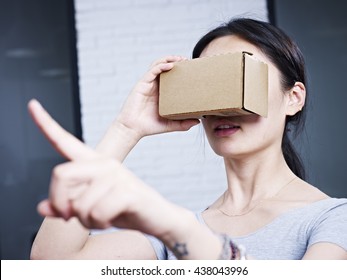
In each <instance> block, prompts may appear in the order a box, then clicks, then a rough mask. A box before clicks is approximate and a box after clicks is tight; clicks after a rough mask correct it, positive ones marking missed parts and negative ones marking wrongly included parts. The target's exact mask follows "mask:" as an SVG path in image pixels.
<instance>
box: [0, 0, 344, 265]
mask: <svg viewBox="0 0 347 280" xmlns="http://www.w3.org/2000/svg"><path fill="white" fill-rule="evenodd" d="M346 11H347V2H346V1H343V0H340V1H338V0H331V1H323V0H301V1H298V0H295V1H294V0H272V1H265V0H218V1H212V0H143V1H141V0H120V1H114V0H75V1H72V0H71V1H70V0H29V1H28V0H0V34H1V40H0V129H1V136H0V206H1V208H0V215H1V216H0V218H1V220H0V227H1V228H0V256H1V259H28V258H29V254H30V247H31V243H32V241H33V239H34V237H35V234H36V232H37V230H38V229H39V226H40V224H41V221H42V218H41V217H39V216H38V214H37V213H36V204H37V203H38V202H39V201H40V200H41V199H43V198H45V197H46V196H47V191H48V185H49V179H50V173H51V169H52V168H53V167H54V166H55V165H56V164H58V163H60V162H63V161H64V159H62V158H61V157H60V156H59V155H58V154H57V153H56V152H55V151H54V150H53V149H52V148H51V147H50V145H49V144H48V143H47V141H46V140H45V139H44V138H43V136H41V134H40V133H39V131H38V129H37V128H36V127H35V126H34V124H33V122H32V121H31V119H30V117H29V115H28V113H27V108H26V106H27V102H28V101H29V100H30V99H31V98H37V99H38V100H39V101H41V102H42V103H43V105H44V106H45V107H46V108H47V109H48V111H49V112H50V113H51V114H52V115H53V116H54V117H55V118H56V119H57V120H58V121H59V122H60V123H61V124H62V126H63V127H65V128H66V129H67V130H69V131H70V132H72V133H73V134H74V135H76V136H77V137H78V138H80V139H83V140H84V141H85V142H86V143H87V144H88V145H90V146H92V147H94V146H95V145H96V144H97V142H98V141H99V140H100V138H101V137H102V135H103V133H104V132H105V130H106V128H107V127H108V125H109V124H110V123H111V121H112V120H113V118H114V117H115V116H116V115H117V114H118V112H119V110H120V108H121V105H122V103H123V101H124V100H125V98H126V96H127V95H128V93H129V91H130V90H131V88H132V87H133V85H134V84H135V82H136V81H137V80H138V79H139V78H140V77H141V76H142V75H143V73H144V72H145V71H146V70H147V69H148V67H149V65H150V63H151V62H152V61H153V60H155V59H157V58H159V57H161V56H164V55H167V54H179V55H184V56H187V57H190V56H191V50H192V48H193V46H194V44H195V42H196V41H197V40H198V39H199V38H200V37H201V36H202V35H203V34H205V33H206V32H207V31H208V30H210V29H211V28H214V27H215V26H217V25H219V24H221V23H222V22H224V21H227V20H229V19H230V18H231V17H235V16H243V17H252V18H255V19H260V20H265V21H270V22H272V23H273V24H275V25H277V26H279V27H281V28H282V29H284V30H285V31H286V32H287V33H288V34H289V35H290V36H292V37H293V38H294V39H295V40H296V41H297V42H298V44H299V46H300V47H301V49H302V51H303V53H304V55H305V57H306V61H307V67H308V72H309V84H308V87H309V91H310V97H311V98H310V102H309V104H308V106H309V107H310V108H309V115H308V122H307V127H306V131H305V133H304V134H303V135H302V137H300V138H299V139H296V144H297V147H298V149H299V150H300V151H301V153H302V155H303V158H304V162H305V165H306V167H307V170H308V181H309V182H311V183H312V184H314V185H316V186H317V187H319V188H320V189H322V190H323V191H325V192H326V193H328V194H329V195H330V196H334V197H347V188H346V187H345V185H344V182H346V181H347V172H346V167H347V149H346V147H345V142H346V141H345V139H346V132H345V131H346V121H347V117H346V113H345V112H346V109H345V106H346V104H347V94H346V88H347V84H346V83H347V75H346V69H347V52H346V49H347V18H346V16H345V12H346ZM125 164H126V165H127V166H128V167H129V168H130V169H131V170H132V171H133V172H135V174H137V175H138V176H139V177H140V178H142V179H143V180H145V181H146V182H147V183H148V184H150V185H151V186H153V187H154V188H155V189H157V190H158V191H159V192H160V193H162V194H163V195H164V196H165V197H167V198H168V199H169V200H171V201H173V202H175V203H177V204H180V205H182V206H185V207H187V208H189V209H191V210H193V211H197V210H200V209H203V208H205V207H206V206H208V205H209V203H211V202H212V201H213V200H214V199H215V198H216V197H217V196H219V195H220V194H221V193H222V192H223V191H224V188H225V186H226V181H225V174H224V169H223V161H222V159H221V158H219V157H217V156H215V155H214V154H213V152H212V151H211V150H210V148H209V145H208V143H207V140H206V139H205V137H204V133H203V130H202V128H201V127H196V128H193V129H192V130H191V131H189V132H185V133H182V132H181V133H171V134H167V135H158V136H153V137H150V138H148V139H143V141H142V142H141V143H140V144H139V145H138V146H136V148H135V149H134V151H133V152H132V153H131V154H130V156H129V157H128V159H127V160H126V162H125Z"/></svg>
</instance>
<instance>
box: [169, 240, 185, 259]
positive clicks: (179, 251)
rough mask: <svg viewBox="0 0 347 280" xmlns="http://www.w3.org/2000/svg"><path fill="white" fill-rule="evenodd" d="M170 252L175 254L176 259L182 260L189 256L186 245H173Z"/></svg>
mask: <svg viewBox="0 0 347 280" xmlns="http://www.w3.org/2000/svg"><path fill="white" fill-rule="evenodd" d="M172 252H173V253H174V254H175V256H176V257H177V258H182V257H184V256H187V255H188V254H189V253H188V250H187V244H185V243H175V245H174V246H173V248H172Z"/></svg>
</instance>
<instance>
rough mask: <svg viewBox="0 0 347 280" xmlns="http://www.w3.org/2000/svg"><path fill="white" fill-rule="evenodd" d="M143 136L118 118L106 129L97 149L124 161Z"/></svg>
mask: <svg viewBox="0 0 347 280" xmlns="http://www.w3.org/2000/svg"><path fill="white" fill-rule="evenodd" d="M141 138H142V136H141V135H140V134H139V133H138V132H136V130H134V129H132V128H130V127H127V126H126V125H124V124H123V123H122V122H120V121H119V120H118V119H116V120H115V121H113V123H112V124H111V126H110V127H109V128H108V130H107V131H106V133H105V135H104V136H103V138H102V139H101V141H100V142H99V144H98V145H97V147H96V150H97V151H98V152H100V153H101V154H104V155H107V156H111V157H112V158H115V159H117V160H119V161H120V162H122V161H123V160H124V159H125V158H126V156H127V155H128V153H129V152H130V151H131V150H132V149H133V148H134V146H135V145H136V144H137V143H138V142H139V141H140V139H141Z"/></svg>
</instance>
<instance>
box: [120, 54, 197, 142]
mask: <svg viewBox="0 0 347 280" xmlns="http://www.w3.org/2000/svg"><path fill="white" fill-rule="evenodd" d="M182 60H185V58H183V57H181V56H166V57H164V58H162V59H159V60H157V61H155V62H154V63H153V64H152V66H151V67H150V69H149V71H148V72H147V73H146V74H145V75H144V76H143V78H142V79H141V80H140V81H139V82H138V83H137V84H136V85H135V87H134V89H133V90H132V92H131V93H130V95H129V97H128V99H127V101H126V102H125V104H124V106H123V109H122V111H121V113H120V115H119V117H118V118H117V120H116V122H118V123H119V124H121V125H123V126H124V127H126V128H129V129H130V130H132V131H133V132H134V133H135V135H136V137H137V138H138V139H141V138H142V137H144V136H147V135H153V134H159V133H165V132H172V131H185V130H188V129H190V128H191V127H192V126H194V125H197V124H198V123H199V120H183V121H172V120H168V119H164V118H162V117H160V116H159V113H158V100H159V87H158V76H159V75H160V74H161V73H162V72H165V71H169V70H171V69H172V68H173V67H174V63H175V62H179V61H182Z"/></svg>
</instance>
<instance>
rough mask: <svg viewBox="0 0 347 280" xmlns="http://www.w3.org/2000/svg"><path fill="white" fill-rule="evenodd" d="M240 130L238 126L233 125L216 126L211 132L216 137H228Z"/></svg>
mask: <svg viewBox="0 0 347 280" xmlns="http://www.w3.org/2000/svg"><path fill="white" fill-rule="evenodd" d="M239 129H240V126H238V125H235V124H220V125H217V126H216V127H215V128H214V129H213V131H214V134H215V135H216V136H218V137H225V136H230V135H232V134H234V133H236V132H237V131H238V130H239Z"/></svg>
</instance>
